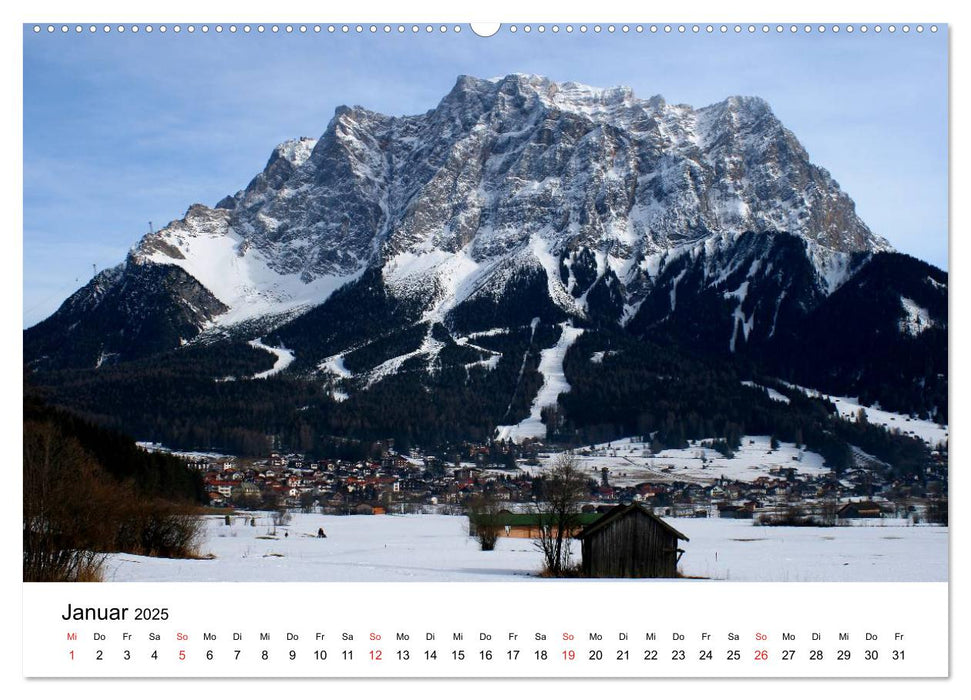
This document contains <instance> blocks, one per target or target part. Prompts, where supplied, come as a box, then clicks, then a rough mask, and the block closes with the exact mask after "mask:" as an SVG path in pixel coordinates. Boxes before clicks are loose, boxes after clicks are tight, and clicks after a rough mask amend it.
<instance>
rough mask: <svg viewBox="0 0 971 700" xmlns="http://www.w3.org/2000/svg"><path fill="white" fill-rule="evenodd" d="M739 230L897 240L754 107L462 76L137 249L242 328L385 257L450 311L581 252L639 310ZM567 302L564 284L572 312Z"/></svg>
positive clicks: (270, 167) (350, 127) (822, 239)
mask: <svg viewBox="0 0 971 700" xmlns="http://www.w3.org/2000/svg"><path fill="white" fill-rule="evenodd" d="M744 231H754V232H765V231H787V232H790V233H795V234H797V235H799V236H800V237H802V238H804V239H805V240H806V241H808V242H809V243H811V244H813V251H814V254H815V255H817V256H822V257H831V255H830V254H831V253H852V252H860V251H874V250H884V249H887V248H888V246H887V244H886V242H885V241H884V240H883V239H881V238H879V237H877V236H875V235H874V234H873V233H871V232H870V231H869V229H868V228H867V227H866V225H865V224H864V223H863V222H862V221H861V220H860V219H859V217H857V215H856V213H855V210H854V206H853V202H852V201H851V200H850V199H849V197H848V196H847V195H846V194H845V193H843V192H842V191H841V190H840V189H839V186H838V185H837V183H836V182H834V181H833V179H832V178H831V177H830V176H829V174H828V173H827V172H826V171H825V170H823V169H821V168H819V167H817V166H815V165H813V164H812V163H811V162H810V161H809V158H808V155H807V154H806V152H805V150H804V149H803V148H802V146H801V145H800V144H799V142H798V141H797V140H796V138H795V136H794V135H793V134H792V133H791V132H790V131H788V130H787V129H786V128H785V127H784V126H783V125H782V124H781V123H780V122H779V120H778V119H776V117H775V116H774V115H773V114H772V112H771V110H770V109H769V107H768V105H767V104H766V103H765V102H764V101H762V100H760V99H758V98H741V97H731V98H728V99H727V100H725V101H724V102H720V103H718V104H715V105H711V106H709V107H705V108H703V109H698V110H695V109H692V108H690V107H687V106H684V105H669V104H667V103H665V101H664V100H663V99H662V98H660V97H653V98H651V99H647V100H643V99H638V98H636V97H634V95H633V94H632V93H631V92H630V90H628V89H626V88H611V89H597V88H590V87H586V86H581V85H577V84H574V83H562V84H561V83H554V82H552V81H549V80H547V79H545V78H540V77H536V76H522V75H512V76H507V77H505V78H502V79H499V80H480V79H477V78H470V77H462V78H460V79H459V80H458V82H457V83H456V85H455V87H454V88H453V90H452V91H451V92H450V93H449V94H448V95H447V96H446V97H445V98H444V99H443V100H442V102H441V103H440V104H439V105H438V106H437V107H436V108H435V109H433V110H431V111H429V112H427V113H426V114H423V115H418V116H409V117H388V116H384V115H380V114H376V113H374V112H370V111H368V110H365V109H363V108H360V107H355V108H340V109H338V111H337V113H336V114H335V116H334V119H333V120H332V121H331V123H330V124H329V125H328V127H327V130H326V131H325V132H324V134H323V135H322V136H321V137H320V138H319V139H318V140H316V141H315V140H312V139H299V140H294V141H290V142H287V143H285V144H282V145H281V146H279V147H277V149H275V150H274V152H273V155H272V156H271V158H270V160H269V162H268V164H267V166H266V168H265V170H264V171H263V172H262V173H261V174H259V175H258V176H257V177H256V178H254V179H253V181H252V182H251V183H250V184H249V186H248V187H247V188H246V189H244V190H242V191H240V192H238V193H237V194H235V195H233V196H231V197H227V198H226V199H224V200H223V201H221V202H220V203H219V204H218V205H217V208H216V209H209V208H207V207H203V206H201V205H195V206H193V207H192V208H191V209H190V210H189V212H188V213H187V215H186V217H185V219H183V220H181V221H177V222H173V223H172V224H170V225H169V226H168V227H166V228H165V229H163V230H161V231H159V232H158V233H156V234H154V235H152V236H148V237H146V238H145V239H143V241H142V242H141V243H140V244H139V246H138V247H137V248H136V252H135V254H136V258H137V259H139V260H147V261H151V262H155V263H158V264H174V265H178V266H180V267H183V268H184V269H185V270H186V271H187V272H189V274H191V275H193V276H194V277H196V278H197V279H199V280H200V282H201V283H202V284H203V285H204V286H206V287H207V288H209V289H210V290H212V291H213V293H214V294H215V295H216V296H217V297H218V298H219V299H220V300H221V301H222V302H223V303H224V304H226V306H227V307H228V308H229V309H230V310H231V311H230V312H228V313H227V314H226V315H225V317H224V318H223V319H222V320H221V322H222V323H232V322H235V321H238V320H241V319H243V318H252V317H254V316H259V315H263V314H266V313H272V312H278V311H282V310H286V309H290V308H294V307H299V306H307V305H313V304H315V303H320V302H322V301H323V300H324V299H326V297H327V296H328V295H329V294H330V293H331V292H332V291H333V290H334V289H336V288H337V287H338V286H340V285H342V284H344V283H346V282H347V281H349V280H351V279H354V278H356V277H357V276H359V275H360V274H361V273H362V272H363V270H365V269H368V268H370V267H375V266H381V267H382V268H383V269H384V271H385V277H386V279H387V280H388V282H389V284H390V285H392V286H397V287H398V288H399V289H400V290H401V291H402V293H409V294H411V293H414V291H415V290H416V289H419V290H422V291H423V292H428V293H429V297H430V300H429V303H430V304H435V303H437V304H438V305H439V306H440V305H441V303H442V302H443V299H442V297H444V296H448V295H453V296H454V295H455V294H456V293H458V294H461V292H462V289H463V288H465V289H471V288H475V287H480V286H482V285H483V284H486V283H487V282H488V280H489V277H490V276H491V274H493V273H495V272H496V270H498V269H501V268H505V267H507V266H508V265H509V264H513V265H532V266H534V267H538V268H542V269H544V270H545V271H546V273H547V274H548V276H550V277H553V278H555V277H558V276H559V275H558V274H556V273H557V270H558V266H559V263H560V261H561V260H564V259H566V260H569V259H573V258H575V257H576V256H578V255H592V256H593V257H592V259H593V260H595V262H596V265H597V267H598V269H599V271H600V275H601V276H602V275H603V274H604V273H605V272H606V271H607V270H608V269H609V270H610V271H611V272H612V273H613V275H615V276H616V277H617V279H618V281H619V282H620V283H622V284H623V285H624V287H625V289H628V288H629V294H630V295H631V296H630V298H629V299H627V301H629V302H630V303H631V304H636V303H637V302H638V301H639V300H640V298H641V297H642V296H643V294H644V293H645V292H646V290H647V288H649V286H650V283H651V279H652V273H653V272H656V270H653V269H652V267H654V266H656V262H655V261H656V258H658V257H659V256H663V255H664V253H665V252H666V251H670V250H671V249H673V248H678V247H681V246H686V245H689V244H693V243H697V242H698V241H700V240H702V239H705V238H708V237H711V236H713V235H723V234H740V233H742V232H744ZM818 249H822V250H821V252H815V251H817V250H818ZM583 251H586V253H583ZM568 264H569V263H568ZM567 286H569V285H567ZM435 290H437V292H436V291H435ZM564 291H565V292H566V293H565V294H564V293H562V292H564ZM571 291H572V290H570V289H566V288H564V290H559V289H554V290H551V293H552V294H553V295H554V297H555V298H557V299H558V301H559V302H560V303H565V304H566V306H565V308H567V309H570V308H571V306H574V305H572V304H571V303H570V302H569V300H568V297H569V296H572V294H571V293H570V292H571ZM436 296H437V297H438V298H435V297H436ZM457 301H461V299H459V300H455V301H453V302H447V303H456V302H457Z"/></svg>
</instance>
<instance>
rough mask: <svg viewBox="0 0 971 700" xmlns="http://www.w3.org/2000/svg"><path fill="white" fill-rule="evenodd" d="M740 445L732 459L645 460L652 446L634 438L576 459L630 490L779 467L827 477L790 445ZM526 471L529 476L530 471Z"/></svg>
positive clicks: (680, 454)
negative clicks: (643, 485)
mask: <svg viewBox="0 0 971 700" xmlns="http://www.w3.org/2000/svg"><path fill="white" fill-rule="evenodd" d="M741 441H742V445H741V447H739V449H738V450H736V451H735V456H734V457H732V458H731V459H728V458H726V457H723V456H722V455H721V454H719V453H718V452H716V451H715V450H713V449H710V448H705V447H700V446H698V445H694V446H690V447H688V448H686V449H683V450H662V451H661V452H658V453H657V454H656V455H651V456H647V455H649V454H651V453H650V445H647V444H645V443H643V442H640V441H636V440H634V439H633V438H625V439H623V440H615V441H613V442H610V443H603V444H601V445H594V446H592V447H589V448H586V449H579V450H576V451H575V452H574V456H575V457H576V458H577V460H578V462H579V466H580V468H581V469H583V470H584V471H588V472H590V474H591V476H592V477H593V478H595V479H597V480H598V481H599V480H600V473H601V471H600V470H601V469H602V468H603V467H607V470H608V478H609V480H610V484H611V485H612V486H632V485H635V484H640V483H642V482H644V481H651V482H652V483H666V482H672V481H686V482H691V481H696V482H699V483H711V482H713V481H715V480H716V479H717V478H719V477H725V478H727V479H733V480H735V481H748V482H751V481H755V479H757V478H758V477H760V476H770V471H771V470H772V469H773V468H777V467H785V468H793V469H795V470H796V472H797V473H799V474H806V475H810V476H816V475H820V474H826V473H828V472H829V469H828V468H826V467H824V466H823V458H822V457H821V456H820V455H818V454H816V453H815V452H808V451H806V450H800V449H797V448H796V446H795V445H794V444H792V443H791V442H783V443H780V444H779V448H778V449H776V450H773V449H771V445H770V437H769V436H768V435H746V436H744V437H742V438H741ZM556 458H557V455H554V454H550V455H547V456H545V457H542V458H541V459H540V466H539V467H535V468H533V471H541V470H543V469H546V468H548V467H550V466H552V463H553V462H554V461H555V460H556ZM523 468H524V469H526V470H530V467H528V466H524V467H523Z"/></svg>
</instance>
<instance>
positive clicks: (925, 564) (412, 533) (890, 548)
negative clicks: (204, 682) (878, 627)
mask: <svg viewBox="0 0 971 700" xmlns="http://www.w3.org/2000/svg"><path fill="white" fill-rule="evenodd" d="M232 520H233V524H232V525H231V526H226V525H224V524H223V518H221V517H209V518H207V524H206V526H207V538H206V541H205V542H204V544H203V545H202V548H201V549H202V552H203V553H204V554H212V555H213V556H214V558H212V559H201V560H186V559H154V558H150V557H139V556H133V555H129V554H114V555H111V557H110V558H109V561H108V566H107V577H106V578H107V579H108V580H112V581H214V582H218V581H468V582H475V581H492V580H496V581H499V580H503V581H530V580H538V578H537V577H536V576H535V573H536V572H537V571H538V570H539V569H540V567H541V563H542V562H541V556H540V554H539V552H538V551H537V550H536V548H535V547H534V546H533V542H532V541H531V540H524V539H512V538H500V539H499V542H498V544H497V546H496V551H493V552H482V551H479V549H478V546H477V545H476V543H475V542H474V541H473V540H472V539H471V538H470V537H468V521H467V520H466V519H465V518H464V517H460V516H447V515H373V516H367V515H360V516H327V515H308V514H302V513H294V514H293V521H292V522H291V523H290V525H288V526H286V527H278V528H277V534H276V536H275V537H273V536H271V535H270V534H269V532H270V531H271V529H272V525H271V523H270V518H269V516H268V515H266V514H257V525H256V527H251V526H250V525H249V524H248V517H246V516H236V517H233V519H232ZM666 521H667V522H669V523H670V524H671V525H672V526H674V527H675V528H677V529H678V530H680V531H681V532H682V533H683V534H685V535H686V536H687V537H689V538H690V541H689V542H684V543H682V547H683V548H684V550H685V554H684V556H683V557H682V559H681V570H682V572H683V573H684V574H686V575H688V576H702V577H708V578H713V579H725V580H732V581H946V580H947V562H948V549H947V546H948V545H947V543H948V536H947V534H948V530H947V528H945V527H934V526H920V527H908V526H906V524H907V521H896V520H895V521H889V520H881V521H874V522H873V525H874V526H870V527H839V528H792V527H756V526H753V525H752V523H751V522H750V521H745V520H722V519H689V518H669V519H666ZM319 527H323V528H324V531H325V532H326V533H327V538H326V539H318V538H317V537H316V536H315V535H316V532H317V528H319ZM285 532H286V533H288V534H289V536H288V537H284V533H285ZM573 551H574V555H575V556H576V557H579V552H580V548H579V543H578V542H574V547H573Z"/></svg>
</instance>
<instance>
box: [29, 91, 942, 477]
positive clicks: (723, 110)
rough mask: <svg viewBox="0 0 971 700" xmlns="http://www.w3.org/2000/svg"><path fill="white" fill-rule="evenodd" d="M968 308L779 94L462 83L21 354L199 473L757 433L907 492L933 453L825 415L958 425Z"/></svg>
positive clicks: (63, 312)
mask: <svg viewBox="0 0 971 700" xmlns="http://www.w3.org/2000/svg"><path fill="white" fill-rule="evenodd" d="M928 235H941V236H943V235H945V232H943V231H928ZM947 284H948V278H947V273H946V272H943V271H942V270H940V269H937V268H936V267H934V266H932V265H929V264H927V263H925V262H922V261H920V260H917V259H915V258H912V257H909V256H907V255H903V254H900V253H897V252H894V251H893V249H892V248H891V246H890V245H889V244H888V243H887V241H886V240H884V239H883V238H881V237H880V236H878V235H876V234H875V233H873V232H872V231H870V229H869V228H868V227H867V225H866V224H865V223H864V222H863V221H862V220H861V219H860V218H859V217H858V216H857V214H856V212H855V207H854V203H853V201H852V200H851V199H850V197H849V196H848V195H847V194H846V193H844V192H843V191H842V190H841V189H840V186H839V185H838V183H837V182H835V181H834V180H833V178H832V177H831V176H830V174H829V173H828V172H827V171H826V170H825V169H823V168H821V167H819V166H817V165H815V164H813V163H812V162H810V159H809V156H808V154H807V153H806V151H805V149H804V148H803V147H802V146H801V145H800V143H799V141H798V140H797V139H796V137H795V135H794V134H793V133H792V132H790V131H789V130H788V129H786V127H785V126H784V125H783V124H782V123H781V122H780V121H779V120H778V119H777V118H776V117H775V116H774V114H773V113H772V111H771V109H770V107H769V105H768V104H766V102H764V101H763V100H761V99H759V98H756V97H729V98H727V99H725V100H724V101H722V102H719V103H717V104H713V105H710V106H708V107H704V108H701V109H694V108H692V107H689V106H686V105H672V104H668V103H667V102H665V100H664V99H663V98H661V97H660V96H655V97H651V98H650V99H640V98H638V97H635V96H634V95H633V94H632V92H631V91H630V90H629V89H626V88H607V89H600V88H592V87H587V86H583V85H579V84H575V83H556V82H552V81H550V80H548V79H546V78H543V77H538V76H532V75H520V74H516V75H509V76H506V77H503V78H498V79H489V80H485V79H478V78H474V77H467V76H462V77H460V78H459V79H458V81H457V82H456V84H455V86H454V88H453V89H452V90H451V92H449V93H448V94H447V95H446V96H445V97H444V99H442V101H441V102H440V103H439V104H438V106H437V107H435V108H434V109H432V110H430V111H428V112H426V113H425V114H421V115H417V116H404V117H391V116H385V115H383V114H378V113H375V112H372V111H369V110H367V109H365V108H362V107H351V108H349V107H340V108H338V109H337V111H336V113H335V115H334V117H333V119H332V120H331V121H330V123H329V124H328V125H327V128H326V130H325V131H324V133H323V135H321V136H320V138H318V139H313V138H300V139H296V140H293V141H288V142H286V143H283V144H281V145H279V146H277V147H276V148H275V149H274V150H273V152H272V154H271V156H270V158H269V161H268V162H267V164H266V167H265V168H264V169H263V171H262V172H261V173H259V174H258V175H257V176H256V177H255V178H253V180H252V181H251V182H250V183H249V185H248V186H247V187H246V188H245V189H243V190H240V191H239V192H237V193H235V194H233V195H230V196H227V197H225V198H224V199H223V200H222V201H220V202H218V203H217V204H216V205H215V206H214V207H209V206H204V205H202V204H194V205H192V206H191V207H189V209H188V211H187V212H186V214H185V216H184V218H182V219H180V220H178V221H173V222H172V223H170V224H169V225H168V226H166V227H165V228H163V229H161V230H159V231H156V232H153V233H150V234H149V235H146V236H144V237H143V238H142V239H141V240H140V241H139V242H138V243H137V245H135V246H134V247H133V248H132V249H131V251H130V252H129V254H128V256H127V258H126V259H125V260H124V262H122V263H121V264H119V265H118V266H116V267H114V268H111V269H107V270H104V271H102V272H100V273H98V274H97V275H96V276H95V277H94V278H93V279H91V281H90V282H89V283H88V284H87V285H85V286H84V287H83V288H82V289H80V290H79V291H77V292H76V293H75V294H73V295H72V296H71V297H70V298H68V299H67V300H66V301H65V302H64V303H63V304H62V305H61V307H60V308H59V309H58V310H57V311H56V312H55V313H54V314H53V315H52V316H50V317H49V318H48V319H46V320H44V321H43V322H41V323H39V324H37V325H36V326H34V327H32V328H30V329H28V330H26V331H25V332H24V357H25V365H26V366H27V368H28V370H29V374H30V382H31V384H33V385H34V386H36V387H38V388H39V389H40V390H41V391H42V392H43V393H44V394H45V395H46V396H47V398H48V400H49V401H50V402H52V403H54V404H56V405H59V406H61V407H64V408H68V409H70V410H72V411H75V412H78V413H81V414H83V415H85V416H86V417H88V418H91V419H94V420H96V421H98V422H99V423H102V424H105V425H108V426H110V427H114V428H120V429H122V430H124V431H125V432H127V433H129V434H131V435H134V436H135V437H137V438H139V439H142V440H152V441H157V442H163V443H165V444H167V445H170V446H173V447H180V448H186V449H218V450H225V451H230V452H234V453H244V454H258V453H261V452H265V451H266V449H267V445H268V440H267V438H268V436H269V437H271V438H273V439H274V440H275V441H276V443H277V444H279V445H280V446H282V447H286V448H292V449H298V450H303V451H311V452H314V451H316V452H326V451H328V450H331V451H333V450H340V449H345V448H346V449H351V447H348V446H353V445H355V444H364V443H367V442H368V441H375V440H383V439H386V438H394V439H395V440H397V441H398V445H399V448H400V447H401V446H402V445H405V446H407V445H418V444H420V445H426V446H436V445H442V444H448V443H454V442H459V441H475V442H487V441H489V440H493V439H510V440H515V441H516V442H519V443H522V442H524V441H528V440H529V439H538V440H542V441H555V442H557V443H560V444H563V445H571V444H572V445H576V444H591V443H594V442H604V441H607V440H612V439H615V438H617V437H620V436H630V435H650V436H651V439H652V440H654V441H656V442H659V443H661V444H663V445H669V446H675V445H680V444H683V443H685V441H686V440H689V439H698V438H710V437H712V436H723V437H725V439H726V440H728V441H729V442H732V441H733V437H734V438H736V439H737V436H739V435H759V434H764V435H773V436H777V437H778V438H779V439H782V440H790V441H793V442H796V443H797V444H798V443H805V444H807V445H810V446H811V447H812V448H813V449H815V450H817V451H819V452H820V453H821V454H823V455H824V457H825V458H826V459H827V460H828V461H829V462H830V464H831V465H832V466H834V467H841V466H842V467H845V466H847V465H848V464H849V463H850V462H851V461H852V455H853V454H859V453H860V451H861V450H862V451H863V452H864V453H865V454H867V455H876V456H877V457H878V458H879V459H881V460H883V461H885V462H886V463H888V464H891V465H893V466H895V467H898V468H900V469H904V470H907V469H910V468H912V467H914V465H916V464H917V463H919V462H921V461H922V460H924V459H925V458H926V457H927V452H926V450H927V449H928V448H929V447H932V446H928V445H925V443H924V442H922V441H921V440H919V439H916V438H910V437H908V436H906V435H904V434H900V433H897V434H891V433H890V432H889V431H887V430H885V429H884V428H882V427H879V426H876V425H873V424H870V423H868V422H867V421H866V420H863V419H862V418H861V419H858V420H845V419H841V418H840V416H839V413H838V411H837V410H836V408H835V406H834V405H833V403H832V402H830V401H828V400H826V399H825V398H819V396H818V394H817V392H822V393H823V394H827V395H833V396H843V397H857V398H858V401H859V403H860V404H861V405H864V406H870V407H873V408H880V409H882V410H884V411H892V412H895V413H898V414H905V415H907V416H910V417H912V418H913V419H915V420H916V419H918V418H919V419H923V420H928V421H933V422H936V423H941V424H946V422H947V397H948V385H947V309H948V293H947ZM800 387H804V388H805V389H801V388H800ZM810 388H811V389H814V390H816V391H815V392H813V391H809V389H810ZM342 446H344V447H342Z"/></svg>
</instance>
